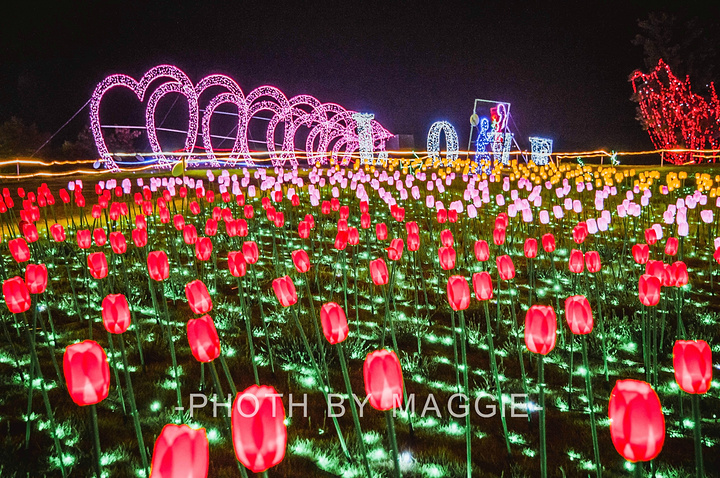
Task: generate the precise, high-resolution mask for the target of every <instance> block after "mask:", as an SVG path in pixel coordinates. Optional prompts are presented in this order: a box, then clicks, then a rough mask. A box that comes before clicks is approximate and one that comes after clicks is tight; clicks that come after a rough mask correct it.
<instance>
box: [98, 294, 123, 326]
mask: <svg viewBox="0 0 720 478" xmlns="http://www.w3.org/2000/svg"><path fill="white" fill-rule="evenodd" d="M102 320H103V325H104V326H105V330H107V331H108V332H110V333H111V334H122V333H123V332H125V331H126V330H127V329H128V327H130V306H129V305H128V301H127V299H126V298H125V296H124V295H122V294H110V295H108V296H106V297H105V298H104V299H103V301H102Z"/></svg>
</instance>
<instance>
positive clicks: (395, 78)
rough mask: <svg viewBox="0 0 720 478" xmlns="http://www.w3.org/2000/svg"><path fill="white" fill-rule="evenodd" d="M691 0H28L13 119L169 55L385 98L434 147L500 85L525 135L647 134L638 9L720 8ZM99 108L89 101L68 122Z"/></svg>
mask: <svg viewBox="0 0 720 478" xmlns="http://www.w3.org/2000/svg"><path fill="white" fill-rule="evenodd" d="M680 3H681V2H656V3H654V4H653V5H650V6H648V5H646V3H639V2H629V1H622V2H620V1H603V2H595V1H593V2H586V1H576V2H562V3H558V2H536V1H528V2H506V1H494V2H486V1H474V2H473V1H471V2H462V3H458V4H455V3H451V2H442V1H438V2H434V3H432V4H426V3H416V2H389V1H386V2H379V3H375V2H367V1H359V0H358V1H353V2H341V1H334V2H323V3H320V2H304V1H295V2H290V3H287V4H285V3H283V2H279V1H267V2H265V1H258V2H252V3H247V2H235V1H226V2H221V3H213V2H206V1H198V0H196V1H193V2H183V1H179V0H178V1H167V2H140V3H137V4H135V3H133V2H129V1H123V2H114V1H93V2H89V3H86V2H62V1H58V2H32V1H20V2H13V7H12V8H13V10H6V11H4V12H3V15H2V17H3V18H2V20H0V22H2V24H1V25H0V38H1V40H0V85H2V87H1V88H0V95H1V96H0V121H4V120H5V119H7V118H9V117H10V116H11V115H16V116H20V117H21V118H23V119H24V120H26V121H28V122H35V123H37V125H38V127H39V128H40V129H41V130H43V131H48V132H52V131H55V130H56V129H57V128H58V127H60V125H62V124H63V123H64V122H65V121H66V120H67V119H68V118H69V117H70V116H71V115H72V114H73V113H74V112H75V111H76V110H77V109H78V108H79V107H80V106H82V105H83V104H84V103H85V101H86V100H87V99H88V98H89V96H90V94H91V92H92V90H93V89H94V87H95V85H96V84H97V83H98V82H99V81H100V80H101V79H102V78H103V77H105V76H106V75H108V74H111V73H126V74H129V75H131V76H133V77H135V78H139V77H140V76H141V75H142V74H143V73H144V72H145V71H147V70H148V69H149V68H150V67H152V66H155V65H158V64H162V63H170V64H175V65H177V66H178V67H180V68H181V69H183V70H184V71H185V72H186V73H188V75H189V76H190V78H191V80H192V81H194V82H197V81H198V80H199V79H200V78H202V77H203V76H205V75H207V74H210V73H225V74H228V75H229V76H231V77H233V78H234V79H235V80H236V81H237V82H238V83H239V84H240V86H241V87H242V88H243V90H244V91H245V92H246V93H247V92H249V91H250V90H252V89H253V88H255V87H257V86H260V85H262V84H271V85H274V86H277V87H278V88H280V89H281V90H282V91H283V92H284V93H285V94H286V95H287V96H288V97H290V96H294V95H296V94H301V93H305V94H311V95H313V96H315V97H317V98H318V99H320V100H321V101H323V102H335V103H339V104H341V105H343V106H344V107H346V108H348V109H354V110H358V111H369V112H373V113H375V117H376V119H377V120H378V121H380V122H381V123H382V124H383V125H384V126H385V127H386V128H388V129H389V130H390V131H391V132H393V133H411V134H415V142H416V146H420V147H422V148H424V142H425V136H426V133H427V129H428V128H429V126H430V124H432V123H433V122H434V121H436V120H439V119H447V120H449V121H450V122H451V123H453V124H454V125H455V127H456V129H457V130H458V133H459V135H460V144H461V146H463V147H464V145H466V144H467V137H468V133H469V121H468V118H469V115H470V113H471V112H472V105H473V100H474V98H489V99H497V100H504V101H507V102H510V103H512V116H513V118H514V120H515V124H516V126H517V130H516V133H518V136H519V139H520V144H521V145H523V146H526V145H527V140H526V138H527V137H528V136H531V135H540V136H546V137H549V138H553V139H554V140H555V149H556V150H565V151H568V150H584V149H595V148H608V149H609V148H613V149H619V150H639V149H646V148H651V147H652V145H651V143H650V140H649V138H648V136H647V133H646V132H644V131H642V130H641V128H640V126H639V125H638V124H637V123H636V122H635V120H634V116H635V110H634V104H633V103H632V102H630V101H629V97H630V94H631V93H632V88H631V85H630V84H629V83H628V81H627V77H628V75H629V74H630V73H631V72H632V71H633V70H634V69H636V68H641V67H643V56H642V50H641V48H639V47H636V46H633V45H632V43H631V40H632V38H633V37H634V35H635V33H637V32H638V27H637V20H638V19H639V18H645V17H646V16H647V14H648V12H649V11H651V10H662V9H667V8H668V5H671V7H670V8H671V11H672V9H673V8H674V9H675V11H678V9H679V8H682V11H680V13H682V14H684V15H689V14H691V15H698V16H700V17H706V18H707V17H712V16H715V18H717V17H718V16H720V7H718V6H715V7H702V6H701V4H689V6H688V4H685V5H683V6H682V7H680V6H679V4H680ZM683 3H684V2H683ZM704 3H708V4H709V3H716V4H717V3H718V2H704ZM673 4H675V5H678V6H674V7H672V5H673ZM88 122H89V120H88V115H87V113H86V112H83V113H82V114H81V115H80V116H78V118H77V119H76V120H75V121H74V122H73V123H72V124H71V125H70V127H69V131H73V128H74V131H75V132H76V131H77V130H78V129H79V128H80V127H81V126H82V125H83V124H84V123H88Z"/></svg>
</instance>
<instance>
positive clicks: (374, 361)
mask: <svg viewBox="0 0 720 478" xmlns="http://www.w3.org/2000/svg"><path fill="white" fill-rule="evenodd" d="M363 378H364V379H365V393H366V394H367V397H368V401H369V402H370V406H371V407H373V408H374V409H375V410H392V409H393V408H395V407H397V406H401V405H402V400H403V376H402V368H400V360H399V359H398V357H397V355H395V352H391V351H389V350H385V349H383V350H376V351H375V352H371V353H369V354H368V356H367V357H366V358H365V363H364V364H363Z"/></svg>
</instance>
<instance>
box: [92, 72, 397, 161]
mask: <svg viewBox="0 0 720 478" xmlns="http://www.w3.org/2000/svg"><path fill="white" fill-rule="evenodd" d="M157 79H167V81H166V82H165V83H162V84H161V85H160V86H158V87H157V88H156V89H155V90H154V91H152V93H150V92H149V91H148V87H149V86H150V84H151V83H153V82H154V81H155V80H157ZM115 87H124V88H128V89H130V90H131V91H132V92H134V93H135V95H136V96H137V98H138V100H139V101H141V102H143V101H145V99H146V97H147V105H146V107H145V129H146V131H147V135H148V141H149V143H150V148H151V150H152V152H153V153H154V155H155V156H156V157H157V158H158V161H159V163H160V165H166V166H170V165H171V164H173V162H174V161H175V160H174V159H173V158H171V157H168V156H167V155H166V153H164V152H163V149H162V147H161V145H160V142H159V140H158V137H157V125H156V123H155V111H156V108H157V105H158V103H159V102H160V100H161V99H162V98H163V97H165V96H166V95H168V94H170V93H177V94H180V95H182V96H183V97H184V98H185V99H186V101H187V104H188V129H187V135H186V138H185V143H184V148H183V153H184V154H185V155H187V159H188V161H187V163H188V165H190V166H192V165H193V164H198V165H201V164H202V165H208V166H211V167H218V166H219V165H220V163H219V159H218V158H217V155H216V153H215V151H214V150H213V145H212V142H211V138H212V135H211V132H210V120H211V118H212V115H213V113H215V111H216V110H217V108H218V107H219V106H220V105H222V104H226V103H228V104H233V105H235V106H236V107H237V109H238V114H237V118H238V125H237V128H236V136H235V141H234V144H233V147H232V151H231V152H230V154H229V155H228V157H227V159H226V160H225V161H224V164H225V165H227V166H230V167H232V166H234V165H235V164H237V163H238V162H239V161H242V163H243V164H245V165H248V166H252V165H254V164H255V162H254V160H253V156H252V154H251V153H252V152H251V150H250V148H249V145H248V126H249V123H250V120H251V119H252V118H254V117H258V114H260V113H264V114H267V113H269V114H270V115H271V116H270V120H269V122H268V126H267V131H266V138H265V144H266V148H267V152H268V153H269V155H270V158H271V161H272V164H273V166H285V165H286V164H287V163H289V166H290V167H293V168H294V167H297V165H298V157H297V155H296V154H295V152H296V151H297V150H298V148H297V146H296V145H295V139H296V133H297V132H298V129H299V128H300V127H305V128H308V130H309V131H308V133H307V138H306V140H305V145H304V152H305V154H306V157H307V161H308V164H310V165H312V164H316V163H319V164H324V163H325V162H327V161H328V159H330V161H331V162H333V163H336V164H343V165H347V164H348V163H349V161H350V158H351V155H352V154H353V153H354V152H356V151H357V150H358V149H360V141H361V138H359V136H358V132H357V126H358V125H357V121H356V119H354V117H353V115H354V114H355V113H354V112H352V111H348V110H346V109H345V108H343V107H342V106H340V105H337V104H335V103H321V102H320V101H319V100H318V99H316V98H314V97H312V96H309V95H298V96H294V97H292V98H290V99H288V98H287V97H286V96H285V95H284V94H283V92H282V91H280V90H278V89H277V88H275V87H272V86H261V87H259V88H256V89H254V90H253V91H251V92H250V93H249V94H247V95H244V94H243V91H242V89H241V88H240V86H239V85H238V84H237V83H236V82H235V81H234V80H233V79H232V78H229V77H227V76H225V75H210V76H207V77H205V78H203V79H201V80H200V81H199V82H198V83H197V84H196V85H193V83H192V81H190V79H189V78H188V76H187V75H186V74H185V73H184V72H183V71H182V70H180V69H179V68H177V67H175V66H171V65H160V66H156V67H154V68H152V69H150V70H149V71H148V72H147V73H145V74H144V75H143V76H142V78H141V79H140V80H139V81H137V80H135V79H134V78H132V77H130V76H128V75H124V74H115V75H110V76H108V77H107V78H105V79H104V80H103V81H101V82H100V83H99V84H98V85H97V87H96V88H95V91H94V92H93V94H92V97H91V99H90V125H91V129H92V132H93V137H94V139H95V144H96V146H97V149H98V153H99V154H100V160H101V162H102V164H103V165H104V166H105V167H106V168H108V169H111V170H113V171H119V167H118V165H117V163H116V161H115V160H114V159H113V156H112V154H111V153H110V151H109V150H108V148H107V144H106V143H105V138H104V137H103V134H102V128H103V126H102V124H101V122H100V105H101V102H102V99H103V97H104V95H105V94H106V93H107V92H108V91H109V90H111V89H112V88H115ZM210 87H222V88H224V89H226V90H227V91H226V92H223V93H220V94H218V95H217V96H215V97H214V98H212V99H211V100H210V101H209V103H208V104H207V106H206V107H205V109H204V113H203V115H202V118H201V117H200V111H201V109H200V104H199V99H200V96H201V94H202V93H203V92H204V91H205V90H207V89H208V88H210ZM148 94H149V97H148ZM368 121H369V124H367V125H364V126H363V127H362V128H361V130H362V131H363V133H362V135H363V138H362V141H363V143H364V145H365V146H364V147H365V148H366V149H365V153H364V154H365V155H367V150H368V149H369V150H372V149H373V146H375V144H377V146H376V148H377V149H378V150H379V151H380V153H382V151H383V150H384V148H385V140H387V139H388V138H390V137H391V136H392V134H391V133H390V132H389V131H387V130H386V129H385V128H383V127H382V125H380V123H378V122H377V121H375V120H374V119H372V118H370V119H369V120H368ZM281 123H282V125H283V126H284V134H283V140H282V150H281V151H278V150H277V148H276V145H275V131H276V129H277V128H278V126H280V124H281ZM198 130H199V132H200V135H201V137H202V144H203V147H204V149H205V152H204V153H202V154H197V153H195V152H194V149H195V145H196V141H197V136H198ZM368 145H370V147H369V148H368ZM302 149H303V148H300V150H302ZM381 157H385V156H384V155H382V156H381Z"/></svg>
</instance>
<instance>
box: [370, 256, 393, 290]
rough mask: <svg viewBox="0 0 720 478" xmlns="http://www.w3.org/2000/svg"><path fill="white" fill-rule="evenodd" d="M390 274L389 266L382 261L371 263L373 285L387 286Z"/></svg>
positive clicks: (377, 260)
mask: <svg viewBox="0 0 720 478" xmlns="http://www.w3.org/2000/svg"><path fill="white" fill-rule="evenodd" d="M389 276H390V274H388V269H387V264H385V261H384V260H382V259H375V260H374V261H370V277H371V278H372V281H373V284H375V285H385V284H387V283H388V279H389Z"/></svg>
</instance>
